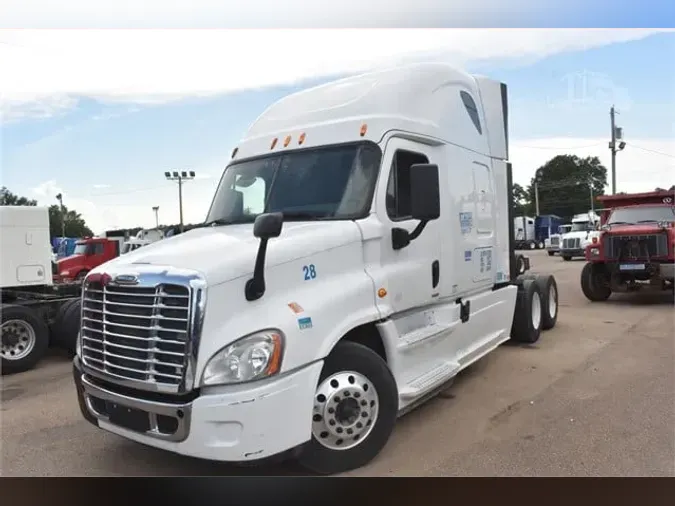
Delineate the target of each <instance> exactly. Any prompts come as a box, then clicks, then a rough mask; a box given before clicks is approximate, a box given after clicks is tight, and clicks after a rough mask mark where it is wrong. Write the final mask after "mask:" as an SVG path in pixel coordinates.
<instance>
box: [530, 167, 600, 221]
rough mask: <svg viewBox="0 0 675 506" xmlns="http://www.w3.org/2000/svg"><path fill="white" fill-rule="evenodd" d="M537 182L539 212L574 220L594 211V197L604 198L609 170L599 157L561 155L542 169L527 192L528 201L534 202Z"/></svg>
mask: <svg viewBox="0 0 675 506" xmlns="http://www.w3.org/2000/svg"><path fill="white" fill-rule="evenodd" d="M535 183H537V189H538V191H539V213H540V214H556V215H558V216H560V217H564V218H571V217H572V216H573V215H575V214H581V213H585V212H588V211H589V209H591V191H592V196H593V201H594V203H593V206H594V207H597V203H596V202H597V201H595V198H596V197H597V196H598V195H604V193H605V187H606V186H607V168H606V167H604V166H603V165H602V164H601V163H600V159H599V158H598V157H597V156H592V157H591V156H589V157H586V158H579V157H578V156H576V155H559V156H556V157H554V158H552V159H551V160H549V161H548V162H546V163H545V164H544V165H542V166H541V167H539V168H538V169H537V170H536V171H535V174H534V177H533V178H532V181H531V183H530V186H529V187H528V189H527V192H528V196H529V202H530V203H531V204H533V203H534V202H535Z"/></svg>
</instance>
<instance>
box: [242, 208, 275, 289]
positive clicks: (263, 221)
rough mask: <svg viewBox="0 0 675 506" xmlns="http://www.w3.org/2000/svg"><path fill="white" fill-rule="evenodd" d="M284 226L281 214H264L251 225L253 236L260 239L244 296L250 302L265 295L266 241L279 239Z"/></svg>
mask: <svg viewBox="0 0 675 506" xmlns="http://www.w3.org/2000/svg"><path fill="white" fill-rule="evenodd" d="M283 224H284V215H283V213H266V214H260V215H258V216H257V217H256V219H255V222H254V223H253V235H254V236H256V237H257V238H259V239H260V245H259V246H258V255H257V256H256V259H255V267H254V268H253V277H252V278H251V279H249V280H248V281H247V282H246V286H245V287H244V296H245V297H246V300H247V301H249V302H252V301H254V300H258V299H259V298H260V297H262V296H263V295H264V294H265V255H266V254H267V241H268V240H270V239H272V238H274V237H279V236H280V235H281V228H282V226H283Z"/></svg>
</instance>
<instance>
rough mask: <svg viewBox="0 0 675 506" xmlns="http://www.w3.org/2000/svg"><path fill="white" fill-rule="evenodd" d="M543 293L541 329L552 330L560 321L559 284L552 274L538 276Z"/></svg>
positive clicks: (537, 279) (538, 282) (537, 280)
mask: <svg viewBox="0 0 675 506" xmlns="http://www.w3.org/2000/svg"><path fill="white" fill-rule="evenodd" d="M536 282H537V284H538V285H539V290H540V291H541V303H542V304H541V305H542V309H541V329H542V330H550V329H552V328H553V327H555V324H556V322H557V321H558V307H559V306H558V283H556V280H555V278H554V277H553V276H551V275H550V274H546V275H542V276H537V277H536Z"/></svg>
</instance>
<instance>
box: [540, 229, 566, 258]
mask: <svg viewBox="0 0 675 506" xmlns="http://www.w3.org/2000/svg"><path fill="white" fill-rule="evenodd" d="M571 230H572V224H571V223H566V224H565V225H560V226H559V227H558V230H557V232H556V233H555V234H551V236H550V237H549V240H548V242H547V243H546V250H547V251H548V256H550V257H552V256H553V255H555V254H556V253H559V252H560V244H561V242H562V236H563V235H565V234H566V233H567V232H570V231H571Z"/></svg>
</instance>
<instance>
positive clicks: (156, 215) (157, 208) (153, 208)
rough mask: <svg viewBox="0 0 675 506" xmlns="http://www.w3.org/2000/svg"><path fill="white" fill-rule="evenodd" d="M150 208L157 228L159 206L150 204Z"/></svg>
mask: <svg viewBox="0 0 675 506" xmlns="http://www.w3.org/2000/svg"><path fill="white" fill-rule="evenodd" d="M152 210H153V211H155V227H156V228H159V206H152Z"/></svg>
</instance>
